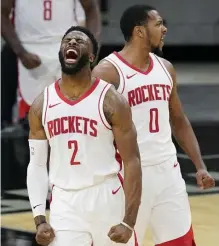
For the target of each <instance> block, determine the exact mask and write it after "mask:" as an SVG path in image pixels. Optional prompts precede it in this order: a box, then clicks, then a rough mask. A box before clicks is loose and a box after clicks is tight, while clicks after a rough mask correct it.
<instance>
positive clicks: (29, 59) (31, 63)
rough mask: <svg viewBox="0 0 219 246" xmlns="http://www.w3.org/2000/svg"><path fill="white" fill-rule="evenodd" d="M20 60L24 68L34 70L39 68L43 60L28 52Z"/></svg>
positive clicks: (20, 56)
mask: <svg viewBox="0 0 219 246" xmlns="http://www.w3.org/2000/svg"><path fill="white" fill-rule="evenodd" d="M19 58H20V60H21V62H22V64H23V65H24V67H25V68H27V69H33V68H36V67H39V65H40V64H41V60H40V58H39V56H38V55H35V54H32V53H29V52H27V51H25V52H23V53H22V54H21V55H19Z"/></svg>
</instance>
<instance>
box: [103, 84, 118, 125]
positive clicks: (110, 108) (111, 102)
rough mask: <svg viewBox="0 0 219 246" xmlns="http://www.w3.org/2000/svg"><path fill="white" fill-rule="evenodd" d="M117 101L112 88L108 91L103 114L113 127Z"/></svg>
mask: <svg viewBox="0 0 219 246" xmlns="http://www.w3.org/2000/svg"><path fill="white" fill-rule="evenodd" d="M115 101H116V95H115V94H114V93H113V90H112V89H111V88H110V89H109V90H108V91H107V93H106V96H105V98H104V102H103V112H104V115H105V117H106V120H107V122H108V123H109V124H110V125H112V117H113V115H114V114H115V106H116V105H115V104H116V103H115Z"/></svg>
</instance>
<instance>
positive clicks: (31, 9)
mask: <svg viewBox="0 0 219 246" xmlns="http://www.w3.org/2000/svg"><path fill="white" fill-rule="evenodd" d="M14 12H15V19H14V20H15V28H16V31H17V34H18V36H19V38H20V40H21V41H22V43H25V44H32V43H33V44H35V43H44V44H45V43H51V42H60V40H61V38H62V36H63V35H64V33H65V32H66V31H67V29H69V28H70V27H71V26H74V25H78V21H81V20H82V19H83V18H84V17H85V16H84V11H83V9H82V6H81V4H80V2H79V0H31V1H29V0H15V11H14ZM78 13H79V14H80V15H82V16H78Z"/></svg>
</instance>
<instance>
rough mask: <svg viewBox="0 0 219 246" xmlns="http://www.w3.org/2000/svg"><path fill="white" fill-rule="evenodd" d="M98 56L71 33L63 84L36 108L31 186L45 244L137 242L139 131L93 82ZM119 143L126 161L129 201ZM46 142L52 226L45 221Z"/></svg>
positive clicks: (63, 58)
mask: <svg viewBox="0 0 219 246" xmlns="http://www.w3.org/2000/svg"><path fill="white" fill-rule="evenodd" d="M97 50H98V45H97V42H96V40H95V38H94V36H93V35H92V34H91V33H90V32H89V31H88V30H87V29H85V28H82V27H72V28H70V29H69V30H68V31H67V32H66V34H65V35H64V37H63V40H62V43H61V47H60V52H59V60H60V63H61V67H62V78H61V79H60V80H59V81H57V82H56V83H54V84H51V85H50V86H48V87H47V88H46V89H45V91H44V93H42V94H41V95H40V96H38V97H37V99H36V100H35V101H34V103H33V104H32V106H31V108H30V112H29V124H30V136H29V146H30V163H29V166H28V173H27V187H28V194H29V198H30V203H31V206H32V209H33V215H34V220H35V223H36V226H37V235H36V240H37V242H38V243H39V244H41V245H48V243H50V242H51V244H50V245H53V246H63V245H65V246H70V245H74V246H79V245H81V246H82V245H83V246H86V245H87V246H90V245H94V246H107V245H114V243H113V242H112V241H115V242H116V243H126V242H128V240H129V239H130V237H131V236H132V235H133V236H132V238H131V239H130V240H129V243H128V244H127V245H133V246H134V245H136V244H134V234H133V233H132V232H133V228H134V225H135V221H136V217H137V212H138V207H139V205H140V198H141V165H140V156H139V151H138V146H137V137H136V131H135V127H134V125H133V122H132V119H131V118H132V116H131V110H130V107H129V105H128V103H127V101H126V100H125V98H123V97H122V96H121V95H120V94H119V93H118V92H117V91H116V90H115V89H114V88H113V87H112V86H111V85H110V84H108V83H106V82H104V81H102V80H99V79H93V78H91V69H90V65H91V63H92V62H93V61H94V59H95V56H96V54H97ZM114 139H115V142H116V145H117V146H118V149H119V152H120V154H121V157H122V160H123V162H124V168H125V179H124V192H125V198H124V192H123V189H122V184H121V182H120V181H119V179H118V177H117V174H118V172H119V168H120V167H119V165H118V162H117V161H116V159H115V147H114ZM48 142H49V145H50V147H51V153H50V172H49V179H50V182H51V183H52V184H53V185H54V187H53V192H52V203H51V207H50V224H51V226H50V225H49V224H48V223H46V218H45V204H46V196H47V190H48V176H47V168H46V162H47V148H48ZM116 224H117V225H116ZM113 225H116V226H113ZM112 226H113V227H112ZM53 229H54V231H55V233H54V231H53ZM107 234H108V236H107ZM110 239H111V240H112V241H111V240H110ZM92 243H93V244H92ZM116 245H117V244H116Z"/></svg>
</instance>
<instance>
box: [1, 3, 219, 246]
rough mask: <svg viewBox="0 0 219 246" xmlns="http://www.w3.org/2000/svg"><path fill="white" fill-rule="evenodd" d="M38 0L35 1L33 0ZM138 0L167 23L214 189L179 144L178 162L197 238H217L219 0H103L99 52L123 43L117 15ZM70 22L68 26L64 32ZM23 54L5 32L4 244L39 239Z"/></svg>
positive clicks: (201, 242)
mask: <svg viewBox="0 0 219 246" xmlns="http://www.w3.org/2000/svg"><path fill="white" fill-rule="evenodd" d="M17 1H18V2H22V0H20V1H19V0H17ZM32 1H33V0H32ZM32 1H30V2H29V4H30V5H31V4H32ZM34 1H35V0H34ZM43 1H44V2H45V0H43ZM54 1H60V0H53V2H54ZM69 1H71V0H62V4H65V2H66V3H69ZM15 2H16V1H15ZM46 2H51V0H47V1H46ZM72 2H74V4H76V3H77V7H76V8H77V9H76V10H77V11H74V15H75V16H76V17H77V18H76V19H77V23H78V24H80V25H85V23H86V18H87V12H86V11H85V10H84V9H83V7H82V6H81V5H80V3H79V0H72ZM137 3H143V4H148V5H152V6H154V7H155V8H156V9H157V10H158V12H159V13H160V14H161V16H162V17H163V18H164V20H165V22H166V24H167V28H168V33H167V36H166V38H165V45H164V48H163V57H164V58H166V59H168V60H169V61H171V62H172V63H173V64H174V65H175V67H176V71H177V75H178V91H179V96H180V99H181V101H182V104H183V106H184V110H185V112H186V114H187V116H188V118H189V120H190V121H191V123H192V126H193V128H194V131H195V134H196V136H197V138H198V141H199V144H200V147H201V151H202V154H203V159H204V161H205V163H206V165H207V167H208V169H209V171H210V173H211V174H212V176H213V177H214V178H215V180H216V187H215V188H213V189H211V190H208V191H201V190H199V189H198V188H197V186H196V181H195V168H194V167H193V164H192V163H191V161H190V160H189V159H188V157H187V156H186V155H185V154H184V153H183V151H182V150H181V149H180V148H179V147H178V146H177V149H178V158H179V162H180V164H181V169H182V173H183V177H184V178H185V180H186V184H187V191H188V193H189V195H190V202H191V207H192V213H193V219H194V230H195V235H196V238H197V242H198V243H197V245H198V246H217V245H218V244H219V237H218V233H216V232H218V231H219V195H218V194H219V1H218V0H208V1H206V0H192V1H191V0H184V1H182V0H166V1H162V0H147V1H143V0H135V1H134V0H119V1H116V0H99V1H98V6H99V9H100V13H101V34H100V42H101V50H100V53H99V60H100V59H102V58H103V57H105V56H107V55H108V54H109V53H111V52H113V51H118V50H120V49H121V48H122V45H123V37H122V35H121V32H120V29H119V19H120V16H121V14H122V13H123V11H124V10H125V9H126V8H127V7H128V6H131V5H133V4H137ZM75 6H76V5H75ZM74 10H75V7H74ZM2 11H3V10H2ZM13 11H14V12H15V13H16V5H15V7H14V8H13V9H11V11H10V14H9V15H8V16H7V17H8V19H9V20H10V21H11V23H12V24H14V19H13V16H14V15H13ZM64 14H65V13H60V15H64ZM15 28H16V27H15ZM67 29H68V27H67ZM67 29H66V30H67ZM66 30H63V33H62V35H63V34H64V33H65V31H66ZM36 32H37V30H36ZM18 35H19V33H18ZM18 59H19V58H18V57H17V56H16V55H15V53H14V52H13V50H12V48H11V46H10V45H9V44H8V43H7V42H5V40H4V38H2V42H1V214H2V216H1V220H2V226H1V241H2V245H5V246H18V245H19V246H21V245H23V246H33V245H36V244H35V242H34V232H35V229H34V225H33V220H32V215H31V208H30V205H29V201H28V195H27V191H26V168H27V165H28V162H29V149H28V142H27V139H28V124H27V120H26V118H25V115H24V116H20V115H19V112H18V104H19V100H21V98H20V93H19V89H18V77H19V76H18V75H19V72H18V66H17V60H18ZM57 59H58V54H57ZM51 82H53V81H51ZM200 199H204V200H200ZM148 238H149V239H148V240H147V237H146V241H145V242H146V244H145V245H148V246H149V245H153V244H151V241H150V240H151V239H150V236H149V237H148Z"/></svg>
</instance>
